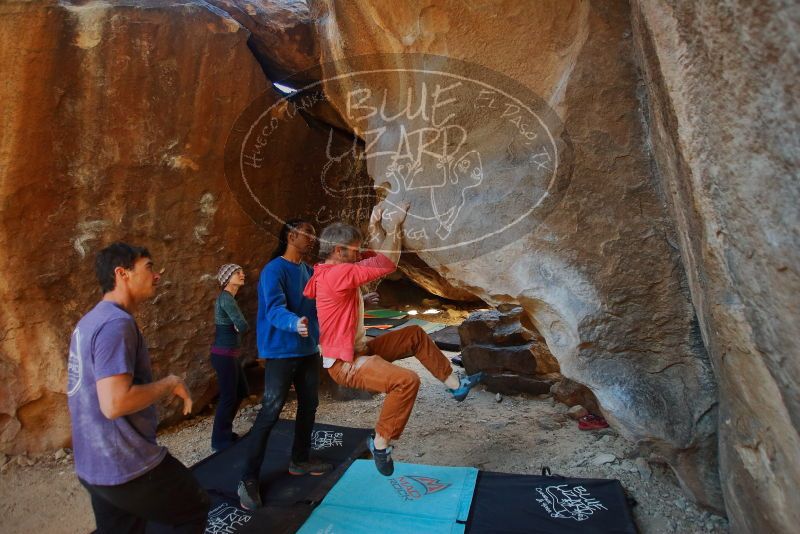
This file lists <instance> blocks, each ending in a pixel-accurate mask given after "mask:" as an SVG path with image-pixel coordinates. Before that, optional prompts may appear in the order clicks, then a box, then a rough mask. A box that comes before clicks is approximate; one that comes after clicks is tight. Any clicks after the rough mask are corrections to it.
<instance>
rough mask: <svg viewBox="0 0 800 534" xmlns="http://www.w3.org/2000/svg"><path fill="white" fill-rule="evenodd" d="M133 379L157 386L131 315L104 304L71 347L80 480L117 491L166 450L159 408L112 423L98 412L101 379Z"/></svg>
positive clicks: (82, 325) (71, 405)
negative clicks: (159, 437)
mask: <svg viewBox="0 0 800 534" xmlns="http://www.w3.org/2000/svg"><path fill="white" fill-rule="evenodd" d="M119 374H131V375H133V383H134V384H148V383H150V382H152V381H153V378H152V372H151V370H150V355H149V354H148V353H147V347H146V345H145V342H144V337H142V333H141V332H140V331H139V327H138V326H137V325H136V321H135V320H134V318H133V316H132V315H131V314H129V313H128V312H127V311H125V310H124V309H122V307H120V306H118V305H117V304H114V303H113V302H108V301H100V302H99V303H98V304H97V305H96V306H95V307H94V308H93V309H92V310H91V311H90V312H89V313H87V314H86V315H84V316H83V318H82V319H81V320H80V321H79V322H78V325H77V326H76V327H75V331H74V332H73V333H72V341H71V342H70V346H69V367H68V380H67V396H68V404H69V413H70V416H71V419H72V448H73V450H74V453H75V471H76V472H77V474H78V477H79V478H81V479H82V480H84V481H85V482H88V483H89V484H95V485H98V486H116V485H117V484H123V483H125V482H128V481H129V480H132V479H134V478H136V477H138V476H141V475H143V474H144V473H146V472H147V471H149V470H151V469H153V468H154V467H156V466H157V465H158V464H159V463H160V462H161V460H163V459H164V456H165V455H166V454H167V449H166V448H164V447H161V446H159V445H158V444H157V443H156V426H157V425H158V417H157V415H156V408H155V406H149V407H147V408H145V409H144V410H141V411H139V412H136V413H133V414H130V415H126V416H124V417H118V418H117V419H114V420H111V419H108V418H106V416H105V415H103V412H101V411H100V403H99V401H98V400H97V385H96V382H97V380H100V379H101V378H106V377H109V376H113V375H119Z"/></svg>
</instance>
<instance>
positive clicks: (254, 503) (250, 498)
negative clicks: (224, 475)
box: [236, 480, 261, 511]
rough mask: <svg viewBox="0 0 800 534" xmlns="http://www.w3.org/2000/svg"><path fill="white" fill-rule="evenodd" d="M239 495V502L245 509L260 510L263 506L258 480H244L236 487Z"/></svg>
mask: <svg viewBox="0 0 800 534" xmlns="http://www.w3.org/2000/svg"><path fill="white" fill-rule="evenodd" d="M236 493H237V494H238V495H239V504H241V505H242V508H244V509H245V510H250V511H253V510H258V509H259V508H261V494H260V493H259V492H258V480H242V481H241V482H239V487H238V488H236Z"/></svg>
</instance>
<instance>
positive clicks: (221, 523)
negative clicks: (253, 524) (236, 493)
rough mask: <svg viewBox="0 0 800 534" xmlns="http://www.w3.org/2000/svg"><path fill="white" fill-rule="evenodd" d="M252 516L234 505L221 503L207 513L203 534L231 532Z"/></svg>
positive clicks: (225, 533) (228, 533) (229, 533)
mask: <svg viewBox="0 0 800 534" xmlns="http://www.w3.org/2000/svg"><path fill="white" fill-rule="evenodd" d="M252 518H253V516H251V515H250V514H248V513H247V512H243V511H242V510H239V509H238V508H236V507H235V506H231V505H229V504H226V503H222V504H220V505H219V506H217V507H216V508H214V509H213V510H211V511H210V512H209V513H208V523H206V531H205V534H232V533H233V532H236V531H237V530H238V529H239V527H242V526H244V525H245V524H246V523H247V522H249V521H250V520H251V519H252Z"/></svg>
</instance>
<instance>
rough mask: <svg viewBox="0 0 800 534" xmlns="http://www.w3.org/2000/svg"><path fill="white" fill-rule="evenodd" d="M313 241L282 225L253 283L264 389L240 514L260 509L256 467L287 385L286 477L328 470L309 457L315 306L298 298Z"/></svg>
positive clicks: (299, 223)
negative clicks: (291, 409)
mask: <svg viewBox="0 0 800 534" xmlns="http://www.w3.org/2000/svg"><path fill="white" fill-rule="evenodd" d="M315 240H316V236H315V231H314V227H313V226H312V225H311V224H310V223H308V222H306V221H303V220H301V219H291V220H289V221H287V222H286V223H285V224H284V225H283V228H281V232H280V235H279V236H278V247H277V248H276V249H275V251H274V252H273V254H272V259H271V260H270V261H269V263H267V265H266V266H265V267H264V269H263V270H262V271H261V278H260V280H259V282H258V318H257V323H256V338H257V344H258V356H259V358H262V359H264V360H265V362H264V363H265V384H264V400H263V401H262V405H261V410H260V411H259V412H258V417H256V420H255V422H254V423H253V427H252V429H251V430H250V434H251V436H250V447H249V450H248V451H247V454H246V457H245V464H244V469H243V470H242V478H241V481H240V482H239V487H238V494H239V499H240V503H241V505H242V508H245V509H246V510H254V509H256V508H259V507H260V506H261V491H260V484H259V480H258V476H259V472H260V470H261V463H262V462H263V460H264V453H265V452H266V449H267V440H268V439H269V434H270V432H271V431H272V427H273V426H275V423H276V422H277V420H278V417H279V416H280V413H281V410H282V409H283V405H284V403H285V402H286V396H287V394H288V393H289V388H290V386H291V385H292V384H294V388H295V391H296V392H297V417H296V419H295V427H294V445H293V446H292V459H291V462H290V463H289V473H291V474H293V475H305V474H311V475H321V474H323V473H325V472H327V471H330V470H331V469H333V466H332V465H331V464H326V463H321V462H318V461H314V460H312V459H311V458H310V456H309V453H310V449H311V432H312V429H313V427H314V418H315V416H316V412H317V404H318V390H319V368H320V355H319V348H318V343H319V323H318V322H317V310H316V305H315V302H314V300H311V299H307V298H305V297H304V296H303V289H304V288H305V286H306V283H308V280H309V278H311V274H312V272H313V270H312V268H311V267H309V266H308V264H306V263H305V262H304V261H303V259H304V258H305V257H307V256H308V255H309V254H310V252H311V250H312V249H313V247H314V242H315Z"/></svg>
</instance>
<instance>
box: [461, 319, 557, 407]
mask: <svg viewBox="0 0 800 534" xmlns="http://www.w3.org/2000/svg"><path fill="white" fill-rule="evenodd" d="M522 314H523V309H522V308H521V307H519V306H516V307H502V308H501V310H491V311H482V312H475V313H473V314H472V315H470V316H469V317H468V318H467V320H466V321H464V322H463V323H461V325H460V326H459V327H458V334H459V337H460V338H461V359H462V361H463V362H464V367H465V368H466V370H467V373H468V374H473V373H477V372H478V371H483V372H484V374H485V378H484V382H483V383H484V384H486V388H487V389H488V390H489V391H492V392H497V393H504V394H512V393H530V394H533V395H538V394H541V393H547V392H548V391H550V388H551V387H552V386H553V384H554V381H555V380H557V379H558V378H560V375H558V362H556V361H555V359H554V358H553V355H552V354H550V351H549V350H548V349H547V344H546V343H545V341H544V338H542V336H540V335H539V334H538V332H536V331H532V330H529V329H527V328H525V327H523V326H522V324H521V323H520V318H521V316H522Z"/></svg>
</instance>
